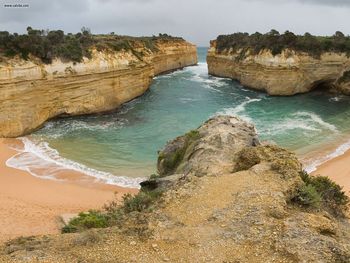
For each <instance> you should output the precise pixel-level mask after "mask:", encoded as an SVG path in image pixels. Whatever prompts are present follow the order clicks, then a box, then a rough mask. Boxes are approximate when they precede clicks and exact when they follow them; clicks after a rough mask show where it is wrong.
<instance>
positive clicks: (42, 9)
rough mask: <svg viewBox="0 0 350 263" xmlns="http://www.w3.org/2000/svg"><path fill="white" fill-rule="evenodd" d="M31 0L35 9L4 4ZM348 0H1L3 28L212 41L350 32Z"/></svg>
mask: <svg viewBox="0 0 350 263" xmlns="http://www.w3.org/2000/svg"><path fill="white" fill-rule="evenodd" d="M4 3H28V4H30V7H29V8H25V9H8V8H3V4H4ZM347 5H349V6H350V1H347V0H332V1H331V0H294V1H293V0H220V1H218V0H50V1H48V0H0V30H8V31H12V32H25V29H26V27H27V26H28V25H30V26H32V27H35V28H42V29H46V28H49V29H63V30H64V31H66V32H77V31H79V30H80V28H81V27H82V26H87V27H90V28H91V30H92V32H93V33H108V32H112V31H113V32H116V33H117V34H130V35H152V34H158V33H160V32H162V33H163V32H164V33H170V34H172V35H178V36H183V37H185V38H186V39H188V40H190V41H193V42H195V43H197V44H199V45H208V43H209V40H210V39H213V38H215V37H216V36H217V35H218V34H225V33H233V32H237V31H246V32H255V31H261V32H267V31H269V30H270V29H271V28H275V29H277V30H279V31H281V32H283V31H285V30H291V31H294V32H296V33H304V32H306V31H307V32H311V33H313V34H333V33H334V32H335V31H336V30H341V31H343V32H344V33H345V34H349V33H350V32H349V31H348V30H349V29H348V25H349V24H350V17H349V11H350V9H349V8H348V7H347Z"/></svg>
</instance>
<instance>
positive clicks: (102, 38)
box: [0, 27, 182, 64]
mask: <svg viewBox="0 0 350 263" xmlns="http://www.w3.org/2000/svg"><path fill="white" fill-rule="evenodd" d="M158 40H163V41H164V40H165V41H166V40H182V38H178V37H172V36H169V35H167V34H159V35H158V36H152V37H130V36H120V35H115V34H114V32H111V33H109V34H105V35H93V34H92V33H91V31H90V29H89V28H86V27H83V28H82V29H81V32H79V33H76V34H72V33H68V34H65V33H64V31H62V30H51V31H50V30H38V29H33V28H31V27H27V34H17V33H13V34H11V33H9V32H7V31H0V57H1V56H2V57H14V56H16V55H19V56H20V57H21V58H23V59H28V57H29V55H30V54H31V55H32V56H35V57H37V58H39V59H41V61H42V62H44V63H47V64H49V63H51V62H52V59H54V58H60V59H62V60H63V61H73V62H80V61H81V60H82V58H83V57H88V58H89V57H91V48H92V47H95V48H97V50H99V51H100V50H105V49H109V50H114V51H121V50H126V51H128V50H130V51H132V52H133V53H135V54H136V55H137V56H138V57H139V58H140V56H141V55H142V54H139V53H138V52H137V51H136V50H135V48H134V45H135V42H140V41H141V42H142V43H143V45H144V47H146V48H148V49H149V50H151V51H157V46H156V43H155V42H156V41H158Z"/></svg>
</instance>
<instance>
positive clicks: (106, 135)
mask: <svg viewBox="0 0 350 263" xmlns="http://www.w3.org/2000/svg"><path fill="white" fill-rule="evenodd" d="M206 51H207V50H206V48H199V49H198V54H199V65H198V66H193V67H188V68H186V69H184V70H181V71H176V72H174V73H171V74H168V75H163V76H160V77H157V78H156V79H155V80H154V82H153V84H152V86H151V88H150V90H149V91H148V92H146V94H144V95H143V96H142V97H140V98H137V99H135V100H134V101H132V102H129V103H127V104H126V105H124V106H123V107H121V108H120V109H118V110H116V111H115V112H113V113H109V114H105V115H94V116H84V117H74V118H66V119H58V120H54V121H50V122H48V123H47V124H46V125H45V126H44V128H43V129H41V130H39V131H38V132H36V133H35V134H34V135H33V136H32V139H33V140H34V142H36V143H37V145H40V142H47V143H48V146H49V147H50V148H53V149H56V150H57V151H58V153H59V155H60V156H61V157H64V158H65V159H69V160H72V161H74V162H77V163H80V164H83V165H84V167H90V168H93V169H96V170H99V171H103V172H107V173H111V174H113V175H116V176H127V177H145V176H147V175H149V174H151V173H153V172H155V170H156V168H155V166H156V159H157V151H158V150H159V149H161V148H162V147H163V146H164V144H165V143H166V142H167V141H168V140H170V139H172V138H174V137H176V136H178V135H181V134H183V133H185V132H187V131H188V130H191V129H194V128H196V127H198V126H199V125H200V124H201V123H202V122H203V121H205V120H207V119H208V118H209V117H211V116H214V115H216V114H233V115H238V116H240V117H242V118H244V119H246V120H248V121H252V122H254V123H255V125H256V126H257V129H258V132H259V133H260V136H261V138H262V139H263V140H269V141H274V142H276V143H278V144H279V145H281V146H284V147H287V148H288V149H290V150H293V151H297V152H298V153H305V152H307V151H310V150H311V149H313V148H314V147H315V145H321V144H323V143H326V142H328V143H329V142H332V141H334V142H337V141H338V140H339V138H340V137H342V134H346V133H349V129H350V121H349V120H350V107H349V106H350V98H349V97H345V96H335V95H330V94H322V92H321V91H319V92H318V91H315V92H312V93H309V94H304V95H298V96H294V97H271V96H268V95H266V94H265V93H260V92H256V91H251V90H247V89H245V88H243V87H242V86H241V85H240V84H239V83H238V82H236V81H232V80H229V79H222V78H216V77H211V76H208V74H207V65H206V63H205V57H206ZM46 150H47V149H46Z"/></svg>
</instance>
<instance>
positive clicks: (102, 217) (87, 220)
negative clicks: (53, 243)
mask: <svg viewBox="0 0 350 263" xmlns="http://www.w3.org/2000/svg"><path fill="white" fill-rule="evenodd" d="M107 226H108V215H107V214H104V213H102V212H100V211H92V210H91V211H89V212H87V213H80V214H79V215H78V217H76V218H73V219H72V220H71V221H69V224H68V225H66V226H64V227H63V228H62V232H63V233H72V232H79V231H81V230H83V229H90V228H105V227H107Z"/></svg>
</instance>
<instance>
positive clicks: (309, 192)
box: [295, 184, 322, 208]
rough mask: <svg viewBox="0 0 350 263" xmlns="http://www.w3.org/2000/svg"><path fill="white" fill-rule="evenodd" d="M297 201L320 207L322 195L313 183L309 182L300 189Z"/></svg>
mask: <svg viewBox="0 0 350 263" xmlns="http://www.w3.org/2000/svg"><path fill="white" fill-rule="evenodd" d="M295 201H296V202H298V203H299V204H301V205H304V206H311V207H313V208H320V206H321V201H322V197H321V195H320V194H319V192H318V191H317V190H316V188H315V187H314V186H313V185H311V184H307V185H303V186H302V187H300V188H299V189H298V193H297V195H296V196H295Z"/></svg>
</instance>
